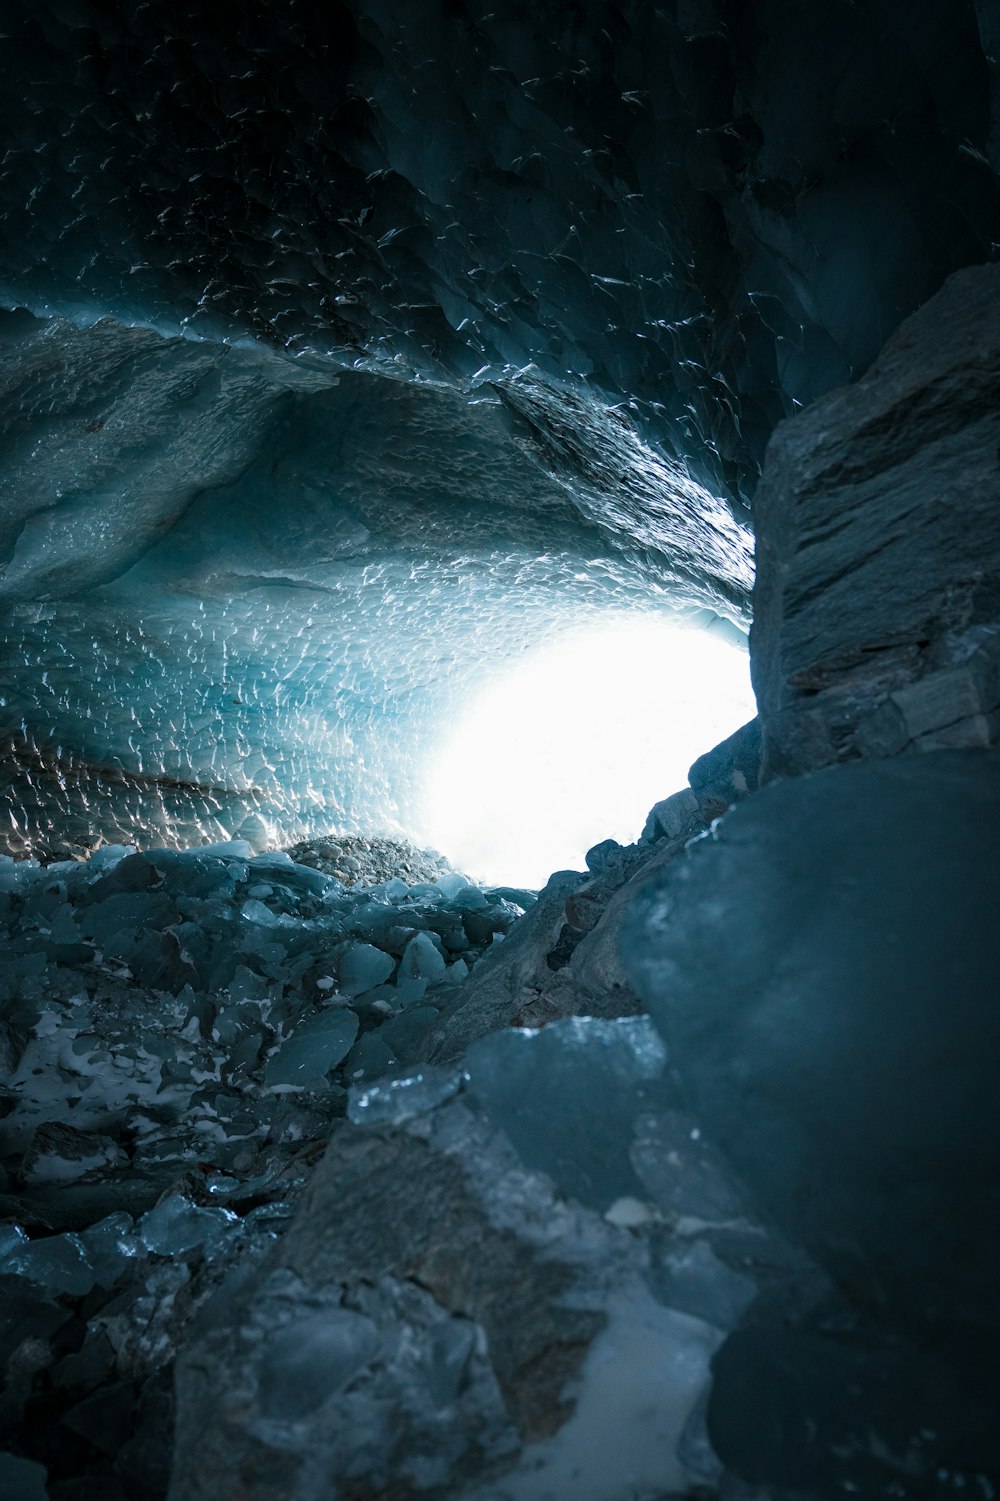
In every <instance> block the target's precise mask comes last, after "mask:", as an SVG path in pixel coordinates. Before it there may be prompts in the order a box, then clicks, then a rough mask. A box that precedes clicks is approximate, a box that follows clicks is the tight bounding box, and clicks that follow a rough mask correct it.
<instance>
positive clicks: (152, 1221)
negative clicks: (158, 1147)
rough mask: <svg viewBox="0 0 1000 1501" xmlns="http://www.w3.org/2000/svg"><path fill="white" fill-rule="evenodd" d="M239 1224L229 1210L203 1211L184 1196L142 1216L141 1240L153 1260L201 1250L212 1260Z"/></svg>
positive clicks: (173, 1196) (155, 1206) (166, 1202)
mask: <svg viewBox="0 0 1000 1501" xmlns="http://www.w3.org/2000/svg"><path fill="white" fill-rule="evenodd" d="M238 1224H239V1217H238V1216H237V1215H235V1214H233V1212H232V1210H230V1209H216V1208H212V1209H200V1208H199V1207H198V1206H197V1205H196V1204H192V1203H191V1200H190V1199H186V1198H185V1197H184V1195H183V1194H171V1195H170V1196H169V1197H168V1198H166V1199H161V1200H160V1202H159V1203H158V1204H156V1205H154V1206H153V1208H152V1209H151V1210H150V1211H149V1212H148V1214H144V1215H143V1217H142V1219H141V1220H140V1221H139V1237H140V1239H141V1241H142V1244H143V1245H144V1246H145V1248H146V1250H147V1251H150V1252H151V1253H152V1254H153V1255H154V1256H183V1255H185V1254H186V1253H187V1252H188V1251H194V1250H197V1249H199V1248H200V1249H201V1250H202V1251H203V1252H204V1254H205V1256H206V1257H209V1258H210V1257H211V1256H212V1255H213V1254H215V1253H217V1252H218V1251H220V1250H221V1249H222V1248H223V1246H224V1245H225V1243H226V1242H227V1241H228V1239H229V1236H230V1234H231V1232H232V1230H233V1228H234V1226H236V1225H238Z"/></svg>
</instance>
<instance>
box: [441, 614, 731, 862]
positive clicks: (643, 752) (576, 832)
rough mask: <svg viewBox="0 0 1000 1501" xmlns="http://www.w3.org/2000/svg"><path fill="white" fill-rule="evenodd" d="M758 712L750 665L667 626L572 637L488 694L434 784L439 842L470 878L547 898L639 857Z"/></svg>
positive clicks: (653, 621)
mask: <svg viewBox="0 0 1000 1501" xmlns="http://www.w3.org/2000/svg"><path fill="white" fill-rule="evenodd" d="M756 712H757V709H756V704H755V702H754V697H753V692H752V689H751V687H750V662H749V657H748V655H747V652H746V651H745V650H743V649H742V648H740V647H738V646H735V645H730V644H729V643H728V642H727V641H725V640H723V639H721V638H720V637H719V636H717V635H712V634H710V633H709V632H707V631H704V630H695V629H690V628H683V627H680V626H678V625H677V624H676V623H674V622H671V621H667V620H664V619H662V618H659V617H654V616H641V617H638V618H636V617H635V616H631V617H629V618H627V619H622V618H617V619H613V620H610V621H608V622H606V623H602V624H601V625H600V626H593V625H591V626H588V627H586V628H576V629H574V630H571V631H565V632H561V633H560V634H559V635H558V636H557V637H555V638H553V639H551V640H550V641H549V642H547V643H545V644H543V645H541V646H538V647H536V648H534V649H532V650H530V651H527V652H525V653H524V654H523V655H522V656H521V658H520V660H519V661H518V662H517V663H516V665H514V664H512V665H511V666H510V668H509V670H508V671H507V672H506V673H505V674H503V675H502V676H498V677H496V678H494V679H493V680H492V681H490V682H489V683H488V684H486V685H484V687H483V690H482V692H481V694H480V696H479V697H478V698H476V699H475V700H474V701H472V702H471V703H470V704H469V706H468V709H467V710H466V711H465V712H464V713H463V715H462V717H461V719H460V720H459V721H458V722H457V723H456V724H455V725H454V728H453V730H452V732H451V734H450V736H449V737H445V739H444V740H443V741H442V743H441V746H440V748H439V750H438V753H437V756H436V757H435V760H434V763H433V766H432V769H431V773H430V776H429V779H428V785H427V793H426V803H425V819H424V825H425V828H426V833H427V837H428V838H429V839H430V840H431V842H432V843H433V844H434V845H435V847H436V848H438V849H440V850H442V851H443V852H444V853H445V854H446V855H447V856H448V858H449V859H450V860H451V861H452V862H453V863H454V864H455V865H456V866H457V867H458V868H459V869H460V870H464V871H466V872H467V873H468V874H469V875H471V876H474V877H477V878H478V879H480V880H482V881H488V882H493V883H495V884H507V885H519V886H528V887H532V888H534V887H539V886H542V885H544V883H545V881H546V880H547V879H548V877H549V876H550V875H551V873H552V872H553V871H554V870H583V869H584V868H585V867H584V855H585V853H586V851H587V850H588V849H589V848H590V847H591V845H593V844H596V843H597V842H598V841H599V840H601V839H607V838H612V839H617V840H619V841H620V842H621V843H623V844H625V843H631V842H632V841H633V840H634V839H636V838H637V837H638V835H639V834H640V833H641V831H642V827H643V824H644V822H645V819H646V815H647V813H648V812H649V809H650V808H651V807H652V805H653V804H654V803H656V802H659V800H660V799H661V798H664V797H668V796H669V795H670V793H672V792H676V791H678V790H679V789H680V788H682V787H684V786H686V785H687V773H688V768H689V767H690V765H691V763H692V761H694V760H695V759H696V758H697V757H698V756H700V755H701V754H702V753H703V752H704V751H707V750H710V749H711V747H712V746H713V745H716V744H717V743H718V742H719V741H720V740H723V739H725V737H726V736H727V735H730V734H732V732H733V731H734V730H735V729H738V728H739V726H740V725H741V724H745V723H746V721H747V720H748V719H752V718H753V716H754V714H755V713H756Z"/></svg>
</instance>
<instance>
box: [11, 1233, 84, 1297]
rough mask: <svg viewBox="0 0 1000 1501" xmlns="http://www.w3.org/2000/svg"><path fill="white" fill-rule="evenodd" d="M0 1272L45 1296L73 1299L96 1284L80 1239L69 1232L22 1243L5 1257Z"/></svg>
mask: <svg viewBox="0 0 1000 1501" xmlns="http://www.w3.org/2000/svg"><path fill="white" fill-rule="evenodd" d="M3 1270H4V1271H5V1272H7V1273H10V1274H12V1275H13V1276H15V1277H26V1278H27V1279H28V1281H29V1282H34V1283H35V1285H36V1286H38V1287H44V1288H46V1289H48V1291H49V1292H56V1293H70V1294H71V1295H72V1296H73V1297H83V1296H84V1294H85V1293H89V1292H90V1290H91V1289H92V1288H93V1286H94V1284H95V1282H96V1280H97V1279H96V1277H95V1276H94V1269H93V1267H92V1266H91V1263H90V1258H89V1256H88V1255H87V1252H86V1249H85V1248H84V1245H83V1243H82V1241H81V1240H80V1237H79V1236H78V1235H74V1234H72V1232H71V1233H70V1234H68V1235H50V1236H46V1237H45V1238H44V1239H43V1240H29V1241H26V1242H25V1243H24V1245H22V1246H19V1247H16V1248H14V1249H13V1250H12V1251H11V1252H10V1253H9V1254H8V1255H7V1257H6V1258H5V1259H4V1263H3Z"/></svg>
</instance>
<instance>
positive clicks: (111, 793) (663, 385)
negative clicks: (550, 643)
mask: <svg viewBox="0 0 1000 1501" xmlns="http://www.w3.org/2000/svg"><path fill="white" fill-rule="evenodd" d="M994 32H995V26H994V23H993V22H992V21H991V17H990V7H989V6H988V5H984V4H980V5H978V6H976V5H974V4H972V3H971V0H964V3H959V4H956V5H953V6H949V7H940V6H938V5H935V4H931V3H921V4H919V5H916V6H914V5H912V4H906V5H904V4H903V3H902V0H865V3H864V4H853V3H847V0H842V3H837V4H834V5H832V6H830V7H827V8H825V9H824V12H823V14H822V16H817V15H815V14H813V13H812V12H811V11H807V10H804V9H803V8H802V7H800V6H796V5H795V4H793V3H791V0H767V3H765V4H763V5H761V6H757V7H754V9H753V13H752V15H751V14H750V13H748V12H747V10H746V8H745V7H742V6H738V5H734V4H731V3H728V0H671V3H669V4H666V5H664V6H659V7H656V8H650V7H647V6H644V5H641V4H638V3H627V4H624V5H623V4H619V3H610V0H608V3H597V0H595V3H592V4H588V5H585V6H582V7H579V8H574V9H571V10H567V9H566V8H565V7H553V8H552V9H551V12H550V11H549V10H547V9H546V8H545V7H544V6H542V7H539V6H537V5H536V6H532V7H530V8H529V7H527V6H522V5H519V6H515V7H513V8H510V7H508V8H506V9H504V10H503V11H495V10H492V9H490V7H489V6H487V5H485V4H482V3H464V0H448V3H446V0H433V3H427V0H419V3H417V0H407V3H403V4H393V5H391V6H390V5H388V4H384V3H381V0H349V3H347V4H341V5H335V6H330V7H324V8H322V9H316V8H315V7H304V6H300V5H298V4H295V3H289V4H288V5H287V6H283V7H280V8H275V7H274V6H270V5H265V4H256V5H254V4H251V5H247V6H243V7H241V8H240V12H239V16H238V17H237V18H233V17H232V16H231V15H230V13H229V12H228V11H226V10H225V9H220V10H218V11H212V12H205V13H200V12H199V13H195V12H191V13H185V14H178V13H177V12H176V8H175V7H168V6H165V5H162V4H158V3H151V4H146V5H143V6H139V7H135V6H128V5H120V4H110V5H104V4H101V5H98V4H96V3H93V0H60V3H58V4H56V3H53V4H46V5H34V6H30V7H29V6H28V5H23V4H20V3H17V4H13V5H11V6H10V7H9V8H8V15H7V17H6V18H5V35H4V38H3V42H2V46H0V109H2V111H3V124H4V139H5V153H4V159H3V162H2V164H0V228H2V243H0V306H3V307H4V308H6V309H7V310H9V311H8V312H7V313H6V314H5V316H4V323H3V329H2V331H0V334H2V337H3V340H4V366H3V381H4V386H5V393H4V401H3V406H4V421H5V424H6V441H5V443H4V446H3V450H2V453H0V483H2V485H3V487H4V496H5V498H4V502H3V520H2V523H0V525H2V527H3V540H2V542H0V569H2V579H0V599H2V605H0V608H2V611H3V617H2V621H0V640H2V642H3V647H2V651H3V664H2V665H3V685H2V689H0V697H2V699H3V703H2V704H0V742H2V745H3V747H4V757H3V759H4V762H5V764H6V767H7V774H6V784H7V786H8V789H9V790H8V793H7V795H6V801H7V802H8V804H9V807H8V809H7V810H6V811H5V814H4V817H3V820H2V824H3V829H4V833H3V836H2V837H3V839H4V840H5V842H6V845H7V847H8V848H11V849H13V850H19V849H23V848H25V847H29V846H31V847H36V848H38V847H42V846H45V845H46V844H48V845H53V844H58V843H59V840H63V841H64V842H68V843H69V845H70V846H79V845H80V844H81V843H85V842H86V840H87V839H88V838H90V837H96V836H97V835H98V834H101V835H104V836H108V835H110V836H112V837H119V836H122V835H126V834H129V833H134V832H136V831H142V830H147V831H149V830H154V829H155V831H156V834H157V837H158V838H163V837H167V838H171V839H181V840H184V839H190V838H198V837H210V838H212V837H217V836H219V835H220V834H221V833H222V832H223V831H224V832H225V833H238V832H240V833H243V834H246V835H248V836H250V837H252V838H254V839H259V840H267V839H269V838H270V837H271V836H272V834H273V833H274V832H275V831H276V830H277V829H279V828H280V829H281V830H282V831H284V832H286V833H288V834H297V833H301V832H306V831H307V830H308V829H309V828H310V827H311V826H312V825H313V824H315V823H323V824H330V823H336V824H338V825H340V826H342V827H351V826H353V825H355V824H360V823H369V822H370V821H371V818H372V810H373V809H377V810H378V819H379V821H380V822H381V823H383V824H384V825H385V826H387V827H389V828H392V827H403V828H405V827H406V826H407V823H408V820H409V817H410V802H411V800H412V787H411V777H412V769H413V767H414V766H415V765H416V763H417V762H418V761H419V759H420V757H421V756H422V755H423V754H424V750H425V747H426V745H427V742H428V735H429V732H430V727H431V726H432V725H433V724H435V723H440V722H441V721H442V719H444V718H446V717H447V715H448V714H449V713H450V712H451V711H452V707H453V706H454V705H455V704H456V703H459V702H461V700H462V698H463V695H464V694H465V692H466V691H467V687H468V684H469V683H470V682H472V681H475V680H478V679H479V678H480V677H481V675H482V674H483V673H484V672H487V671H489V668H490V665H491V663H496V662H498V661H500V660H503V659H506V658H509V657H510V656H511V655H512V654H513V653H516V652H518V651H519V650H520V649H522V647H523V646H524V645H525V644H527V643H529V642H531V641H533V640H537V639H538V637H539V635H540V634H542V633H544V632H546V631H547V630H549V629H554V628H558V626H559V625H560V624H561V623H564V622H568V621H570V620H574V621H575V620H578V618H579V615H580V613H581V612H584V613H588V612H597V611H600V609H601V608H603V607H606V606H607V605H608V604H609V603H613V604H614V605H616V606H617V607H621V606H622V605H626V606H628V605H630V604H632V603H635V604H637V605H639V604H641V605H642V607H644V608H665V609H669V610H677V609H684V610H688V611H689V612H690V611H697V610H707V611H709V612H710V614H708V615H706V616H704V617H703V618H705V619H711V618H713V616H714V615H722V616H723V617H725V618H727V619H728V620H730V621H733V622H737V623H741V624H745V623H746V621H747V618H748V616H747V610H748V597H749V588H750V584H751V582H752V566H751V543H750V537H749V531H748V503H749V500H750V497H751V495H752V492H753V489H754V484H755V480H756V475H757V473H758V470H759V465H760V460H761V456H762V453H763V448H764V445H765V443H766V441H767V439H768V437H769V435H770V433H771V431H772V429H773V428H774V426H775V423H776V422H777V421H778V420H780V419H781V418H782V417H783V416H786V415H787V414H789V413H790V412H792V411H794V410H795V409H796V408H797V407H798V406H800V405H802V404H805V403H808V402H810V401H811V400H813V399H814V398H815V397H816V396H818V395H819V394H821V393H822V392H824V391H827V390H829V389H830V388H831V387H833V386H835V385H838V384H840V383H841V382H843V381H845V380H847V379H849V378H851V377H852V376H853V375H855V374H857V373H858V372H860V371H861V370H863V369H864V368H865V366H866V365H867V364H868V363H869V362H870V360H871V359H872V358H873V356H874V354H875V352H876V351H877V349H878V348H879V347H880V345H881V344H882V342H883V340H884V338H885V336H886V335H887V334H888V333H889V332H890V331H891V329H892V328H894V327H895V326H896V324H897V323H898V322H899V320H900V319H901V317H903V316H904V315H906V314H907V313H908V312H909V311H911V310H912V308H913V307H915V306H916V305H917V304H919V303H920V302H921V301H922V300H923V299H924V298H925V297H926V296H927V295H928V294H929V293H931V292H932V291H934V290H935V288H936V287H937V286H938V285H939V284H940V282H941V281H942V279H943V278H944V276H945V275H946V274H947V273H948V272H949V271H951V270H952V269H954V268H955V267H956V266H959V265H963V264H967V263H970V262H974V261H980V260H984V259H987V258H989V257H990V255H991V254H992V247H993V245H994V244H995V243H996V242H998V241H1000V196H998V192H997V182H996V177H995V173H994V170H993V165H991V163H993V164H994V165H995V150H994V146H995V139H996V136H995V129H994V120H993V114H992V112H991V99H992V94H991V90H992V88H993V86H994V84H995V77H994V74H993V73H991V68H992V67H993V64H992V63H991V61H990V59H991V57H992V54H993V52H994V51H995V36H994ZM57 830H58V831H59V832H58V833H57Z"/></svg>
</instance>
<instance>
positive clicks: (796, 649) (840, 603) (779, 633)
mask: <svg viewBox="0 0 1000 1501" xmlns="http://www.w3.org/2000/svg"><path fill="white" fill-rule="evenodd" d="M998 452H1000V272H998V271H997V270H996V268H994V267H981V268H977V269H974V270H970V271H966V272H963V273H962V274H961V275H959V276H956V277H953V278H952V279H951V280H950V281H949V282H948V284H947V286H946V287H945V289H944V290H943V291H942V292H941V293H939V295H938V296H937V297H935V298H933V299H932V300H931V302H929V303H928V304H927V306H926V307H924V308H922V309H921V311H920V312H919V313H917V314H915V315H914V317H912V318H910V319H908V320H907V322H906V323H905V324H904V325H903V327H902V328H901V329H900V331H899V332H898V333H897V334H896V335H895V337H894V338H893V339H892V340H891V341H890V343H889V344H888V346H887V347H886V349H885V351H884V352H883V353H882V354H881V355H880V356H879V358H878V360H877V361H876V363H875V365H874V366H873V367H872V369H871V370H870V371H869V372H868V374H867V375H866V376H865V377H864V379H863V380H861V381H859V382H858V384H857V385H855V386H851V387H849V388H848V389H846V390H844V391H839V392H836V393H835V394H834V395H832V396H828V397H826V398H825V399H824V400H823V401H820V402H818V403H817V404H816V406H815V407H813V408H812V410H811V411H810V412H809V413H808V415H806V416H803V417H802V418H799V419H798V420H796V421H795V422H793V423H788V424H786V425H784V426H783V427H782V428H780V429H779V431H778V433H777V434H776V435H775V438H774V440H773V443H772V445H771V448H770V451H769V454H768V464H767V469H766V473H765V478H764V482H763V483H762V485H761V487H760V489H759V491H758V493H757V499H756V503H755V505H756V521H757V529H758V545H757V585H756V589H755V593H754V628H753V652H752V661H753V679H754V688H755V691H756V693H757V700H758V705H759V708H760V716H761V722H762V725H763V732H764V772H765V775H766V776H767V777H774V776H788V775H795V774H798V773H800V772H803V771H810V770H812V769H814V768H816V767H819V766H823V765H826V764H827V763H828V762H831V761H839V760H851V759H852V758H857V757H867V756H892V755H897V754H899V753H901V752H904V751H910V750H914V751H922V750H937V749H941V748H944V747H947V746H966V745H968V746H972V745H990V744H993V743H995V741H996V740H997V737H998V735H1000V676H998V672H1000V628H998V623H1000V583H998V580H1000V464H998V458H997V455H998Z"/></svg>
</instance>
